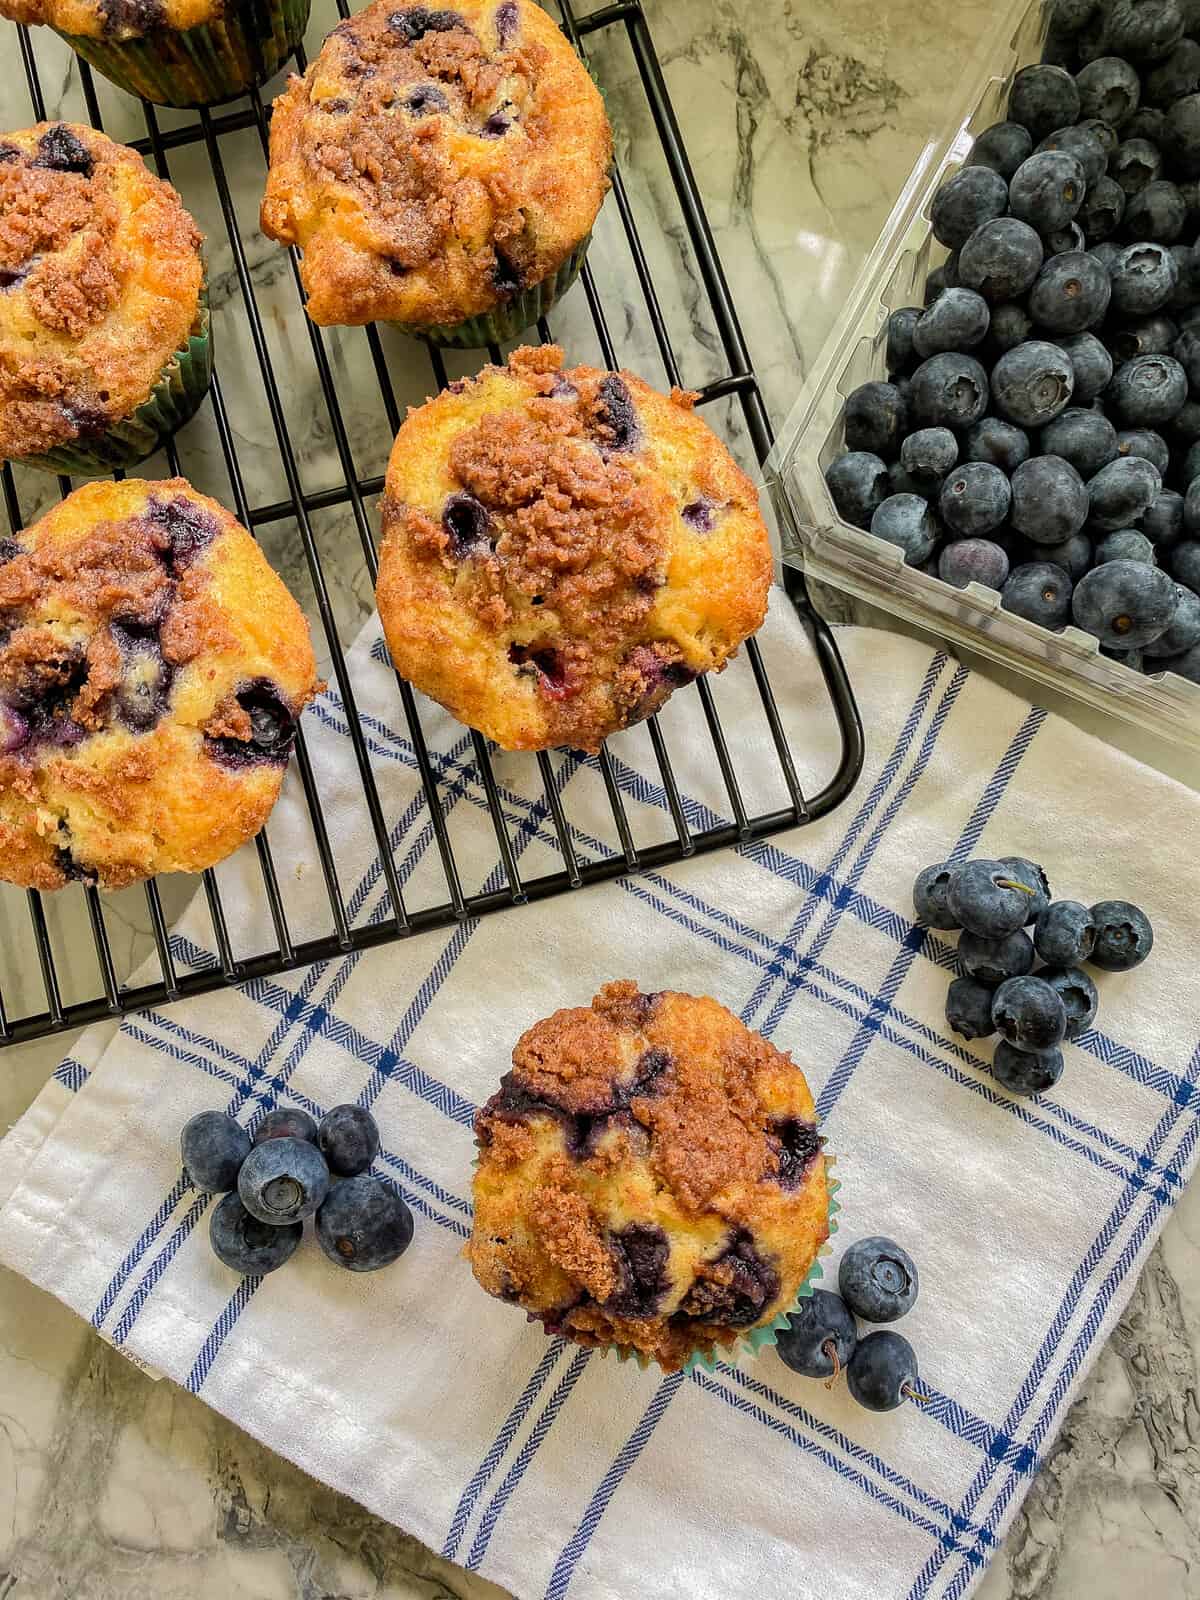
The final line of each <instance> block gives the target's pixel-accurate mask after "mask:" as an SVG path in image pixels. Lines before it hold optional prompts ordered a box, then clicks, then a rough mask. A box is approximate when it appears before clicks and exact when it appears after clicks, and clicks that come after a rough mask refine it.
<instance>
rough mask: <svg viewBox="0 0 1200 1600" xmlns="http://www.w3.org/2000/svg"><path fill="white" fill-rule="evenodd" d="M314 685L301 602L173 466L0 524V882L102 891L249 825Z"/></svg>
mask: <svg viewBox="0 0 1200 1600" xmlns="http://www.w3.org/2000/svg"><path fill="white" fill-rule="evenodd" d="M317 687H318V685H317V681H316V671H315V666H314V662H313V655H312V647H311V644H310V641H309V635H308V628H307V625H306V623H305V621H304V617H303V615H302V613H301V611H300V608H299V607H298V606H297V605H296V603H295V601H294V600H293V599H292V597H291V595H290V594H288V592H287V590H286V589H285V588H284V586H283V584H282V583H281V582H280V580H279V578H278V577H277V576H276V574H275V573H274V572H272V571H271V569H270V567H269V566H268V565H267V563H266V561H265V559H264V558H263V555H262V552H261V551H260V550H259V549H258V546H257V545H256V544H255V543H254V541H253V539H251V537H250V535H249V534H248V533H247V532H246V530H245V529H244V528H242V527H241V525H240V524H239V523H238V522H237V520H236V519H235V518H234V517H233V516H232V515H231V514H230V513H229V512H228V511H226V510H224V509H223V508H222V507H221V506H219V505H218V504H217V503H216V502H215V501H213V500H210V499H208V498H207V496H204V495H201V494H198V493H197V492H196V491H195V490H194V489H193V488H192V487H191V486H190V485H189V484H188V483H186V482H185V481H184V480H183V479H182V478H174V479H168V480H165V481H163V482H149V481H146V480H139V479H134V478H127V479H124V480H122V481H121V482H119V483H111V482H103V483H94V484H88V485H86V486H85V487H84V488H81V489H77V490H76V491H75V492H74V493H73V494H71V495H68V496H67V498H66V499H65V500H64V501H63V502H62V503H61V504H60V505H58V506H55V507H54V509H53V510H52V511H50V512H48V513H47V515H46V516H45V517H43V518H42V519H41V521H39V522H37V523H34V524H33V525H32V526H31V527H29V528H27V529H24V530H23V531H22V532H20V533H18V534H17V535H16V536H15V537H12V538H5V539H0V877H3V878H6V879H8V880H9V881H10V882H15V883H19V884H23V885H26V886H31V887H35V888H41V889H53V888H58V887H60V886H61V885H62V884H63V883H64V882H65V881H67V880H68V879H70V878H72V877H82V878H85V879H86V880H87V881H93V882H94V881H97V880H99V881H100V882H101V883H102V884H103V885H104V886H105V887H110V888H112V887H119V886H120V885H122V884H125V883H129V882H132V881H134V880H135V879H137V878H139V877H144V876H146V875H147V874H148V873H150V872H153V871H155V870H163V869H171V868H183V869H185V870H197V869H198V867H199V866H207V865H210V864H211V863H212V862H213V861H214V860H218V859H220V858H221V856H223V855H225V854H227V853H228V852H229V850H231V849H234V848H236V846H237V845H238V844H240V843H241V842H242V840H243V839H245V838H247V837H249V836H250V835H251V834H252V833H254V832H256V831H257V829H258V827H261V825H262V823H263V822H264V821H265V819H266V815H267V812H268V811H269V809H270V805H271V803H272V802H273V800H274V798H275V795H276V794H277V793H278V790H279V784H280V782H281V779H282V774H283V770H284V767H285V766H286V764H287V759H288V755H289V753H290V750H291V746H292V742H293V739H294V735H295V728H296V721H297V718H298V717H299V715H300V713H301V711H302V710H303V708H304V706H305V705H306V704H307V703H308V701H309V700H310V699H311V698H312V696H313V694H314V693H315V692H316V689H317Z"/></svg>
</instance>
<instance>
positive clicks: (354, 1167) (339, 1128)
mask: <svg viewBox="0 0 1200 1600" xmlns="http://www.w3.org/2000/svg"><path fill="white" fill-rule="evenodd" d="M317 1146H318V1148H319V1149H320V1151H321V1154H322V1155H323V1156H324V1157H325V1160H326V1162H327V1163H328V1164H329V1170H330V1172H336V1173H337V1175H338V1177H339V1178H353V1177H357V1175H358V1174H359V1173H360V1172H365V1171H366V1170H367V1168H368V1167H369V1166H370V1165H371V1163H372V1161H374V1159H375V1157H376V1156H377V1155H378V1154H379V1129H378V1127H377V1126H376V1124H375V1118H374V1117H373V1116H372V1115H371V1113H370V1112H369V1111H364V1110H363V1108H362V1106H353V1105H343V1106H333V1107H332V1108H331V1109H330V1110H329V1111H327V1112H326V1113H325V1115H324V1116H323V1117H322V1118H321V1126H320V1128H319V1129H318V1130H317Z"/></svg>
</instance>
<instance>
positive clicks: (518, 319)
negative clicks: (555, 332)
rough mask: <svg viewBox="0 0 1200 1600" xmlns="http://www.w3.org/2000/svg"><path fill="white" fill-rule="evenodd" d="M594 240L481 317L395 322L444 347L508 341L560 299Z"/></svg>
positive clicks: (475, 346) (471, 347)
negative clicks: (464, 319)
mask: <svg viewBox="0 0 1200 1600" xmlns="http://www.w3.org/2000/svg"><path fill="white" fill-rule="evenodd" d="M590 243H591V235H590V234H589V235H588V237H587V238H586V239H585V240H584V241H583V243H582V244H581V245H577V246H576V248H575V249H574V250H573V251H572V252H571V254H570V255H569V256H568V257H567V259H566V260H565V261H564V262H563V264H562V266H561V267H559V269H558V271H557V272H556V273H554V275H553V276H552V277H549V278H543V279H542V281H541V283H535V284H534V285H533V287H532V288H531V289H524V290H522V292H521V293H520V294H518V295H515V296H514V297H513V299H511V300H509V301H507V302H506V303H505V304H504V305H502V306H499V307H498V308H497V309H496V310H495V311H489V312H487V313H486V314H484V315H480V316H478V317H468V318H467V319H466V321H465V322H453V323H441V324H436V323H427V322H394V323H393V324H392V326H393V327H394V328H399V330H400V332H401V333H409V334H411V335H412V336H413V338H415V339H424V340H425V341H426V342H427V343H429V344H436V345H441V346H442V347H443V348H445V349H453V350H480V349H482V348H483V347H484V346H486V345H489V344H507V343H508V342H509V340H511V339H518V338H520V336H521V334H523V333H524V332H525V330H526V328H532V327H533V325H534V323H535V322H536V321H537V320H538V318H539V317H544V316H545V315H546V314H547V312H548V311H549V310H550V308H551V306H553V305H554V304H555V302H556V301H557V300H560V299H561V298H562V296H563V295H564V294H566V292H567V290H568V289H569V288H570V287H571V285H572V284H573V283H574V282H575V279H576V278H577V277H578V276H579V273H580V270H581V268H582V267H583V263H584V258H585V257H586V255H587V252H588V245H589V244H590Z"/></svg>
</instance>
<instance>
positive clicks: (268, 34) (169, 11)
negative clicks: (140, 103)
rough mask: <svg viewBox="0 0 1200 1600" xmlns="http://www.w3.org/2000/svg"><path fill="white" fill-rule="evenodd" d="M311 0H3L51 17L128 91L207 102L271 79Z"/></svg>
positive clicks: (28, 16)
mask: <svg viewBox="0 0 1200 1600" xmlns="http://www.w3.org/2000/svg"><path fill="white" fill-rule="evenodd" d="M309 4H310V0H0V16H4V17H10V18H11V19H12V20H13V21H14V22H23V23H26V24H33V23H45V24H46V25H47V26H49V27H51V28H53V30H54V31H55V33H57V34H58V35H59V37H60V38H63V39H65V40H66V41H67V43H68V44H69V45H70V46H71V48H72V50H74V51H75V53H76V54H77V55H80V56H82V57H83V59H84V60H85V61H88V62H90V63H91V65H92V66H93V67H95V68H96V70H97V72H102V73H103V74H104V76H105V77H106V78H108V79H110V80H111V82H113V83H115V84H116V85H117V87H118V88H121V89H125V90H127V91H128V92H129V93H130V94H136V95H141V96H143V98H144V99H146V100H153V101H155V102H156V103H157V104H158V105H166V106H205V105H214V104H216V103H217V102H219V101H221V100H229V99H231V98H232V97H233V96H234V95H239V94H244V93H245V91H246V90H247V89H248V88H249V87H250V86H251V84H256V83H265V82H266V80H267V79H268V78H269V77H271V76H272V74H273V73H275V72H277V71H278V70H279V68H280V67H281V66H282V65H283V63H284V61H286V60H287V58H288V56H290V55H291V54H292V52H293V51H294V50H295V48H296V46H297V45H298V44H299V43H300V41H301V39H303V37H304V29H305V26H306V24H307V22H308V10H309Z"/></svg>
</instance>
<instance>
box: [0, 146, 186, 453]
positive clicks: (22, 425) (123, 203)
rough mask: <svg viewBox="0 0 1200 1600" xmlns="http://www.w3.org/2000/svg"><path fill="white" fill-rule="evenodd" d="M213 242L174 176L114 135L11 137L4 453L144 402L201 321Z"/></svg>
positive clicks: (4, 162) (4, 210)
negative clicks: (205, 239)
mask: <svg viewBox="0 0 1200 1600" xmlns="http://www.w3.org/2000/svg"><path fill="white" fill-rule="evenodd" d="M200 242H201V234H200V231H199V229H198V228H197V227H196V224H195V222H194V221H193V220H192V218H191V217H190V216H189V214H188V213H187V212H186V211H185V210H184V208H183V205H182V203H181V202H180V199H179V196H178V194H176V192H175V190H174V189H173V188H172V187H171V185H170V184H169V183H164V182H163V181H162V180H161V179H160V178H156V177H154V176H152V174H151V173H150V172H149V171H148V170H147V168H146V165H145V162H143V160H142V158H141V157H140V156H139V155H137V153H136V152H135V151H133V150H128V149H126V148H125V146H124V145H119V144H114V143H113V141H112V140H111V139H107V138H105V136H104V135H103V134H102V133H96V132H95V131H94V130H93V129H91V128H85V127H82V126H79V125H77V124H75V123H69V122H54V123H39V124H38V125H37V126H36V127H33V128H27V129H24V130H22V131H21V132H19V133H10V134H3V135H0V456H5V457H8V458H15V457H20V456H23V455H32V454H36V453H38V452H40V451H43V450H49V449H51V448H53V447H54V446H56V445H61V444H65V443H68V442H70V441H73V440H75V439H79V438H86V437H87V436H88V435H89V434H92V433H100V432H103V431H104V429H105V428H107V427H108V426H110V425H111V423H113V422H114V421H117V420H119V419H120V418H122V417H125V416H128V415H129V414H130V413H131V412H132V411H134V410H136V408H137V407H138V406H139V405H141V404H142V402H143V401H144V400H145V399H146V398H147V397H148V396H149V393H150V390H151V389H152V388H153V386H154V384H155V383H156V382H157V380H158V377H159V375H160V373H161V372H162V369H163V368H164V367H165V366H166V364H167V362H168V361H169V360H170V358H171V356H172V355H173V354H174V353H175V351H176V350H178V349H179V348H180V346H181V345H182V344H183V343H184V341H185V340H186V338H187V336H188V333H189V331H190V330H191V328H192V326H193V324H194V323H195V321H196V316H197V312H198V307H199V295H200V289H201V284H202V282H203V275H204V269H203V263H202V261H201V258H200Z"/></svg>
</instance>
